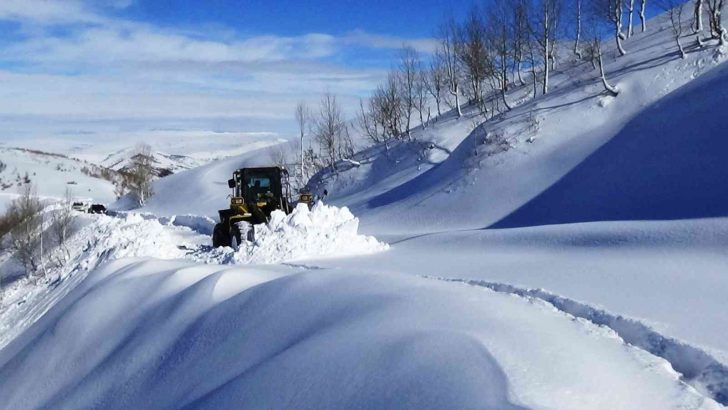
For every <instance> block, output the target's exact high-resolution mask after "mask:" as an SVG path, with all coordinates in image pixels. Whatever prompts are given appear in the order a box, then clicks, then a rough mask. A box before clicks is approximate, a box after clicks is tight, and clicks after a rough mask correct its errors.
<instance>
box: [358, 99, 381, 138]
mask: <svg viewBox="0 0 728 410" xmlns="http://www.w3.org/2000/svg"><path fill="white" fill-rule="evenodd" d="M377 108H378V107H377V106H376V102H375V100H374V97H372V98H370V99H369V100H368V101H367V103H366V107H365V106H364V100H363V99H361V98H360V99H359V112H357V114H356V125H357V128H358V129H359V131H360V132H361V133H362V134H363V135H364V136H365V137H367V139H369V140H370V141H371V142H372V143H374V144H379V143H381V142H384V133H383V132H382V129H381V127H380V124H381V123H382V122H381V120H380V119H379V118H378V116H377V115H378V109H377Z"/></svg>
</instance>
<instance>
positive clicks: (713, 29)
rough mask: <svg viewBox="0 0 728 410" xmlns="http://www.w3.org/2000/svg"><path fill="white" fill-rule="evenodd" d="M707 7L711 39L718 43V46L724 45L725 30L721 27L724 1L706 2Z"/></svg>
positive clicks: (710, 0) (711, 0) (709, 0)
mask: <svg viewBox="0 0 728 410" xmlns="http://www.w3.org/2000/svg"><path fill="white" fill-rule="evenodd" d="M706 5H707V6H708V16H709V22H710V34H711V37H712V38H714V39H717V40H718V41H720V45H721V46H723V45H725V41H726V29H725V27H723V18H722V15H723V7H724V6H725V1H724V0H706Z"/></svg>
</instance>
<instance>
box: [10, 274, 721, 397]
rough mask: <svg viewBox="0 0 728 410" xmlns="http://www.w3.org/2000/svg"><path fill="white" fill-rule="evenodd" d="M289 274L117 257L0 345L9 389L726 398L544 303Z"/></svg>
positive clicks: (18, 393)
mask: <svg viewBox="0 0 728 410" xmlns="http://www.w3.org/2000/svg"><path fill="white" fill-rule="evenodd" d="M285 275H286V276H283V277H281V272H280V271H279V270H275V271H268V270H265V269H262V268H260V267H258V268H255V269H248V268H233V269H231V268H221V267H217V266H199V265H189V264H185V263H180V262H160V261H130V260H126V261H119V262H115V263H112V264H110V265H108V266H106V267H105V268H103V269H101V270H100V271H98V272H96V273H95V275H94V276H93V277H89V279H87V280H86V281H85V282H84V283H82V284H81V285H80V286H79V287H77V288H76V289H75V290H74V291H73V292H72V293H71V294H69V296H68V297H66V298H65V299H64V300H63V301H62V302H61V303H60V304H59V305H58V306H57V307H56V308H55V309H54V310H53V311H52V312H51V313H50V314H48V315H46V316H44V317H43V318H41V319H40V321H39V322H38V323H37V324H36V325H34V326H33V327H32V328H31V329H30V330H29V331H28V332H26V333H25V334H23V335H22V336H20V337H19V338H17V339H16V340H15V341H14V342H13V343H12V344H11V345H9V346H8V347H7V348H5V349H3V350H2V351H0V380H2V381H3V382H2V383H0V395H2V397H3V398H4V403H5V404H6V405H7V406H8V407H11V408H32V407H44V406H54V407H73V408H80V407H105V408H108V407H113V408H139V407H145V406H147V405H149V403H154V405H155V406H156V407H184V406H194V407H202V408H229V407H244V408H259V407H273V408H279V407H287V406H295V407H301V408H312V407H317V408H350V407H358V408H362V407H364V408H382V407H389V408H442V407H451V406H454V407H457V408H470V407H479V408H493V409H507V408H512V409H518V408H524V407H531V406H534V407H539V408H560V409H572V408H573V409H582V408H585V407H587V408H593V409H599V408H604V409H620V408H630V409H631V408H642V409H670V408H682V409H697V408H705V409H710V408H719V407H718V405H717V404H715V403H714V402H711V401H710V400H706V399H704V398H703V397H701V396H700V395H699V394H698V393H697V392H696V391H695V390H694V389H692V388H690V387H689V386H686V385H685V384H683V383H681V382H680V381H679V380H678V377H677V374H676V373H675V372H674V371H672V370H671V369H670V367H669V365H667V363H666V362H664V361H662V360H660V359H656V358H655V357H654V356H651V355H647V354H645V353H644V352H641V351H640V350H639V349H636V348H634V347H631V346H629V345H626V344H624V342H622V341H621V340H620V339H619V338H618V337H617V336H616V335H614V334H613V333H612V332H611V331H609V330H608V329H605V328H599V327H597V326H594V325H591V324H589V323H588V322H585V321H582V320H574V319H573V318H572V317H569V316H568V315H566V314H564V313H561V312H559V311H557V310H555V309H554V308H553V307H551V306H549V305H547V304H544V303H541V302H538V301H533V300H526V299H522V298H515V297H510V296H506V295H501V294H498V293H494V292H491V291H487V290H481V289H476V288H473V287H468V286H463V285H460V286H457V285H456V286H453V285H451V284H447V283H444V282H441V281H436V280H430V279H423V278H413V277H408V276H403V275H397V274H364V275H363V274H357V273H351V272H344V271H335V272H326V273H315V272H297V271H296V270H290V269H289V270H288V271H287V272H285ZM343 341H346V342H343ZM57 369H63V371H62V372H58V370H57ZM38 380H42V381H43V382H42V383H38ZM635 383H638V384H635ZM635 385H639V386H640V388H638V389H636V388H634V387H635Z"/></svg>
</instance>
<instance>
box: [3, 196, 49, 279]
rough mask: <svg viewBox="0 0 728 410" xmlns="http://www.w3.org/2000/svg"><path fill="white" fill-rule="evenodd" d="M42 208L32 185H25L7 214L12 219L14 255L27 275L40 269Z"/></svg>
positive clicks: (11, 239) (11, 234)
mask: <svg viewBox="0 0 728 410" xmlns="http://www.w3.org/2000/svg"><path fill="white" fill-rule="evenodd" d="M42 209H43V207H42V205H41V203H40V200H39V199H38V197H37V196H36V194H35V190H34V188H33V187H32V185H25V187H24V188H23V192H22V193H21V195H20V196H19V197H18V198H17V199H15V200H14V201H13V202H11V203H10V205H9V207H8V211H7V214H6V215H8V218H9V219H10V220H11V221H12V228H11V230H10V242H11V245H10V246H11V248H12V250H13V251H14V253H13V256H14V257H15V259H16V260H17V261H18V262H19V263H20V264H21V265H22V266H23V269H24V270H25V273H26V275H30V274H32V273H33V272H35V271H36V270H37V269H38V266H39V259H40V258H41V254H40V244H41V236H42V218H41V210H42Z"/></svg>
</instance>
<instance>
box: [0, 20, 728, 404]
mask: <svg viewBox="0 0 728 410" xmlns="http://www.w3.org/2000/svg"><path fill="white" fill-rule="evenodd" d="M665 24H666V22H665V21H664V16H663V17H658V18H657V19H655V20H653V21H651V22H650V24H649V26H650V31H648V32H647V33H645V34H636V35H635V36H634V37H632V38H631V39H628V40H626V41H625V42H624V44H625V47H626V48H627V49H628V51H629V54H628V55H627V56H625V57H620V58H616V57H615V51H614V50H607V51H606V53H605V66H606V71H607V75H608V78H609V81H610V82H611V83H613V84H615V85H616V86H618V87H619V89H620V94H619V96H617V97H616V98H605V97H604V95H603V94H602V92H601V91H602V89H601V87H602V86H601V84H600V80H599V78H598V76H597V74H596V73H595V72H594V71H592V70H591V67H590V65H589V64H588V63H586V64H584V63H581V64H576V63H574V62H569V61H563V62H562V63H561V64H560V68H559V70H558V71H556V72H555V73H554V76H553V77H552V79H551V93H550V94H549V95H547V96H541V97H539V98H538V99H536V100H533V101H531V100H530V99H529V98H528V93H529V87H522V88H518V87H516V88H515V89H514V90H513V91H511V93H510V94H509V96H508V98H509V101H513V102H514V105H516V104H515V102H518V105H517V106H516V107H515V108H514V109H513V110H512V111H510V112H508V113H505V114H502V115H499V116H497V117H494V118H489V119H488V120H487V121H486V122H484V123H482V124H480V123H481V122H482V120H483V118H482V117H479V116H478V114H477V113H476V112H474V110H473V109H472V108H466V109H464V113H465V116H464V118H461V119H456V118H455V117H454V115H453V113H452V112H451V113H447V114H446V115H444V116H443V117H441V118H439V119H438V120H437V121H436V122H433V123H432V124H431V126H429V127H428V128H427V129H417V130H415V132H413V135H414V136H415V138H416V139H417V141H415V142H412V143H407V142H401V143H394V144H392V145H391V146H390V147H389V150H385V148H384V147H381V146H376V147H372V148H369V149H367V150H365V151H363V152H361V153H359V154H357V155H356V156H355V157H354V158H351V159H350V161H344V162H342V163H341V164H340V166H339V167H338V170H337V173H335V174H334V173H327V172H323V173H321V174H319V175H318V176H317V177H316V178H315V179H314V180H313V181H312V182H311V187H312V188H314V189H315V190H316V191H317V193H322V192H323V190H324V189H327V190H328V192H329V193H330V195H329V196H328V197H327V198H326V204H319V205H317V206H316V207H315V208H314V209H313V210H311V211H309V210H308V209H307V208H305V207H301V208H297V210H296V211H295V212H294V214H292V215H289V216H283V215H280V214H276V215H274V217H273V218H272V220H271V221H270V223H269V224H267V225H264V226H259V227H258V229H257V232H256V233H257V241H256V242H255V243H243V244H241V246H240V248H239V249H238V250H233V249H230V248H228V249H212V248H211V247H210V246H209V243H210V237H209V234H210V232H211V228H212V226H214V223H215V222H216V220H217V210H218V209H220V208H224V207H226V206H227V204H228V198H227V195H228V194H229V190H228V189H227V183H226V181H227V179H228V178H230V176H231V175H232V172H233V171H234V170H235V169H237V168H241V167H245V166H257V165H270V158H269V155H268V152H267V150H268V148H267V147H266V145H267V144H268V143H270V141H267V142H261V143H260V144H256V143H252V144H250V145H246V146H244V147H242V146H241V147H240V151H238V152H236V154H238V155H236V156H234V157H230V158H226V159H223V160H217V161H214V162H210V163H209V164H206V165H204V166H200V167H196V168H193V169H190V170H187V171H183V172H179V173H178V174H175V175H173V176H170V177H168V178H164V179H160V180H158V181H157V182H156V183H155V187H154V189H155V192H156V195H155V196H154V197H153V198H152V199H151V200H150V201H149V202H148V203H147V204H146V206H145V207H144V208H143V209H141V210H137V211H134V212H140V213H134V212H129V213H126V212H122V213H119V214H118V215H115V216H86V217H84V219H83V228H82V229H81V230H80V231H79V233H78V234H77V235H75V236H74V238H73V239H72V244H71V245H70V246H69V248H70V250H71V252H70V253H71V256H70V262H69V263H68V264H67V265H66V267H65V268H64V269H62V270H59V271H54V272H53V273H52V275H53V277H51V278H49V279H47V280H41V281H39V283H37V284H34V283H32V281H30V280H27V279H14V282H12V283H11V284H10V285H9V286H6V288H5V290H4V293H3V299H2V302H0V349H1V350H0V397H3V399H5V400H6V401H5V402H3V403H4V404H3V405H7V406H8V407H10V408H35V407H127V408H128V407H148V406H149V403H154V404H155V406H158V407H182V406H195V407H215V408H220V407H222V408H228V407H252V408H259V407H266V408H278V407H301V408H311V407H317V408H319V407H323V408H330V407H336V408H341V407H346V408H349V407H355V408H381V407H397V408H400V407H404V408H443V407H446V408H474V407H478V408H483V407H485V408H498V409H501V408H559V409H569V408H578V409H582V408H590V409H591V408H606V409H618V408H626V409H633V408H639V409H653V408H654V409H669V408H683V409H693V408H720V407H721V404H722V405H726V404H728V333H727V332H728V331H727V330H726V329H728V316H727V315H725V313H724V312H725V300H726V297H725V296H726V295H728V276H727V275H726V274H725V273H726V272H728V191H727V189H728V188H726V185H725V184H724V183H723V181H722V180H721V178H722V177H723V176H724V175H728V169H727V168H726V165H725V161H722V160H721V159H722V157H721V154H722V153H724V152H725V150H726V148H728V147H727V146H726V141H725V138H724V134H725V133H724V130H725V128H726V125H728V124H726V119H725V116H724V115H723V114H724V113H723V111H722V108H723V107H724V106H725V104H726V95H728V81H727V80H726V79H728V68H727V67H726V65H725V63H723V62H722V61H723V59H724V58H725V56H724V55H723V54H722V53H720V52H718V51H717V49H715V48H711V47H709V48H707V49H705V50H703V51H700V50H695V49H689V50H688V51H689V53H688V56H687V58H686V59H681V58H679V57H678V55H677V54H676V53H675V49H674V40H673V39H672V38H671V36H670V32H669V30H660V29H659V27H660V26H663V27H666V26H665ZM667 24H669V23H667ZM183 145H184V144H183ZM92 150H93V149H92ZM170 152H171V151H170ZM107 153H108V151H107ZM121 205H122V204H117V207H118V208H123V207H122V206H121ZM385 243H386V244H388V245H385ZM352 253H355V254H352ZM7 258H8V254H7V253H4V254H3V253H0V271H2V272H3V273H5V272H6V270H7V269H10V268H11V267H12V263H11V261H9V260H7ZM13 277H15V276H13ZM1 346H5V347H1ZM714 400H715V401H714ZM716 401H718V402H720V404H718V403H716ZM5 403H7V404H5Z"/></svg>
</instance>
